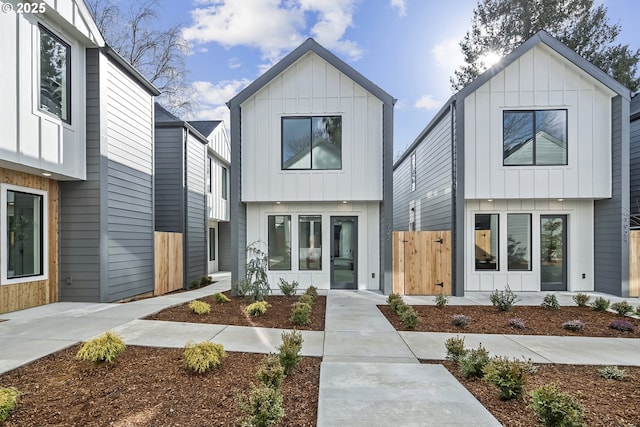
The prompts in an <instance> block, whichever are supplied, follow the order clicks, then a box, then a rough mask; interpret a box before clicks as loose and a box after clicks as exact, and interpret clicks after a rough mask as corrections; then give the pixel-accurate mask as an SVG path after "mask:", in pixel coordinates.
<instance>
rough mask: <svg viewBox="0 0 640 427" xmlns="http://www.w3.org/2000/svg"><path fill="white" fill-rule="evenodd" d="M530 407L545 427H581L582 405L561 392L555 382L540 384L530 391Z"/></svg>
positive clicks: (582, 424)
mask: <svg viewBox="0 0 640 427" xmlns="http://www.w3.org/2000/svg"><path fill="white" fill-rule="evenodd" d="M530 396H531V405H530V407H531V409H532V410H533V412H535V414H536V415H537V416H538V419H539V420H540V422H542V424H543V425H544V426H545V427H582V426H584V423H583V421H582V416H583V415H582V414H583V412H584V410H583V408H582V405H580V403H579V402H578V401H576V399H574V397H573V396H571V395H569V394H567V393H563V392H561V391H560V390H559V389H558V387H557V386H556V385H555V384H547V385H543V386H540V387H538V388H536V389H535V390H533V391H532V392H531V393H530Z"/></svg>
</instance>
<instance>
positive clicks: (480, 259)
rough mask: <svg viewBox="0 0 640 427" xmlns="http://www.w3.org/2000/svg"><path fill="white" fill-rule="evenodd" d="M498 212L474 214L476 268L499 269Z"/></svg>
mask: <svg viewBox="0 0 640 427" xmlns="http://www.w3.org/2000/svg"><path fill="white" fill-rule="evenodd" d="M499 218H500V216H499V215H498V214H476V215H475V265H476V270H499V269H500V267H499V265H500V264H499V262H498V258H499V257H498V254H499V243H498V242H499V233H498V224H499Z"/></svg>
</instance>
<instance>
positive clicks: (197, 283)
mask: <svg viewBox="0 0 640 427" xmlns="http://www.w3.org/2000/svg"><path fill="white" fill-rule="evenodd" d="M199 287H200V281H199V280H195V279H194V280H192V281H191V282H189V289H198V288H199Z"/></svg>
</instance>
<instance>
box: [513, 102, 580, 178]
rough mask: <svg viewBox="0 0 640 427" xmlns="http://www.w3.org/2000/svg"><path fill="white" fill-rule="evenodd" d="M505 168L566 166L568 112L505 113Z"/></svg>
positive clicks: (531, 111) (530, 111)
mask: <svg viewBox="0 0 640 427" xmlns="http://www.w3.org/2000/svg"><path fill="white" fill-rule="evenodd" d="M502 125H503V128H502V130H503V144H504V145H503V153H504V157H503V159H504V165H505V166H534V165H537V166H561V165H566V164H567V110H507V111H504V112H503V118H502Z"/></svg>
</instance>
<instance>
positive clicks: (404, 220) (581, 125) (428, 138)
mask: <svg viewBox="0 0 640 427" xmlns="http://www.w3.org/2000/svg"><path fill="white" fill-rule="evenodd" d="M630 97H631V94H630V91H629V90H628V89H627V88H625V87H624V86H622V85H621V84H620V83H618V82H617V81H615V80H614V79H612V78H611V77H609V76H608V75H606V74H605V73H604V72H602V71H601V70H600V69H598V68H597V67H595V66H594V65H592V64H591V63H589V62H587V61H586V60H584V59H583V58H582V57H580V56H579V55H577V54H576V53H575V52H573V51H572V50H570V49H569V48H567V47H566V46H565V45H563V44H562V43H560V42H559V41H558V40H556V39H555V38H553V37H551V36H550V35H549V34H547V33H546V32H540V33H538V34H536V35H535V36H533V37H532V38H531V39H529V40H528V41H526V42H525V43H523V44H522V45H521V46H519V47H518V48H516V49H515V50H514V51H513V52H512V53H511V54H509V55H507V56H506V57H505V58H503V59H502V60H501V61H500V62H499V63H498V64H496V65H494V66H493V67H492V68H490V69H489V70H488V71H487V72H485V73H484V74H482V75H481V76H480V77H478V78H477V79H476V80H475V81H474V82H472V83H471V84H469V85H468V86H467V87H465V88H463V89H462V90H461V91H459V92H458V93H456V94H455V95H453V96H452V97H451V99H450V100H449V101H448V102H447V103H446V104H445V105H444V106H443V108H442V109H441V110H440V111H439V112H438V113H437V114H436V116H435V117H434V119H433V120H432V121H431V122H430V123H429V124H428V125H427V126H426V128H425V129H424V131H422V132H421V133H420V135H419V136H418V137H417V138H416V140H415V141H414V142H413V143H412V144H411V145H410V146H409V148H408V149H407V150H406V151H405V152H404V153H403V154H402V155H401V157H400V158H399V159H398V160H397V161H396V162H395V164H394V166H393V174H394V180H393V185H394V189H393V192H394V207H393V209H394V223H393V226H394V230H418V231H419V230H449V231H451V233H452V245H453V247H452V265H453V267H452V268H453V271H452V278H453V293H454V295H464V293H465V292H469V291H492V290H494V289H504V288H505V286H506V285H509V286H510V287H511V289H513V290H515V291H541V290H542V291H545V290H569V291H600V292H607V293H611V294H616V295H621V296H628V294H629V280H628V277H629V265H628V259H629V257H628V252H629V244H628V229H629V199H630V197H629V162H628V159H629V119H628V117H629V102H630ZM635 105H637V104H635ZM636 118H637V113H636ZM632 120H633V116H632ZM635 133H636V134H637V132H635Z"/></svg>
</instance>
